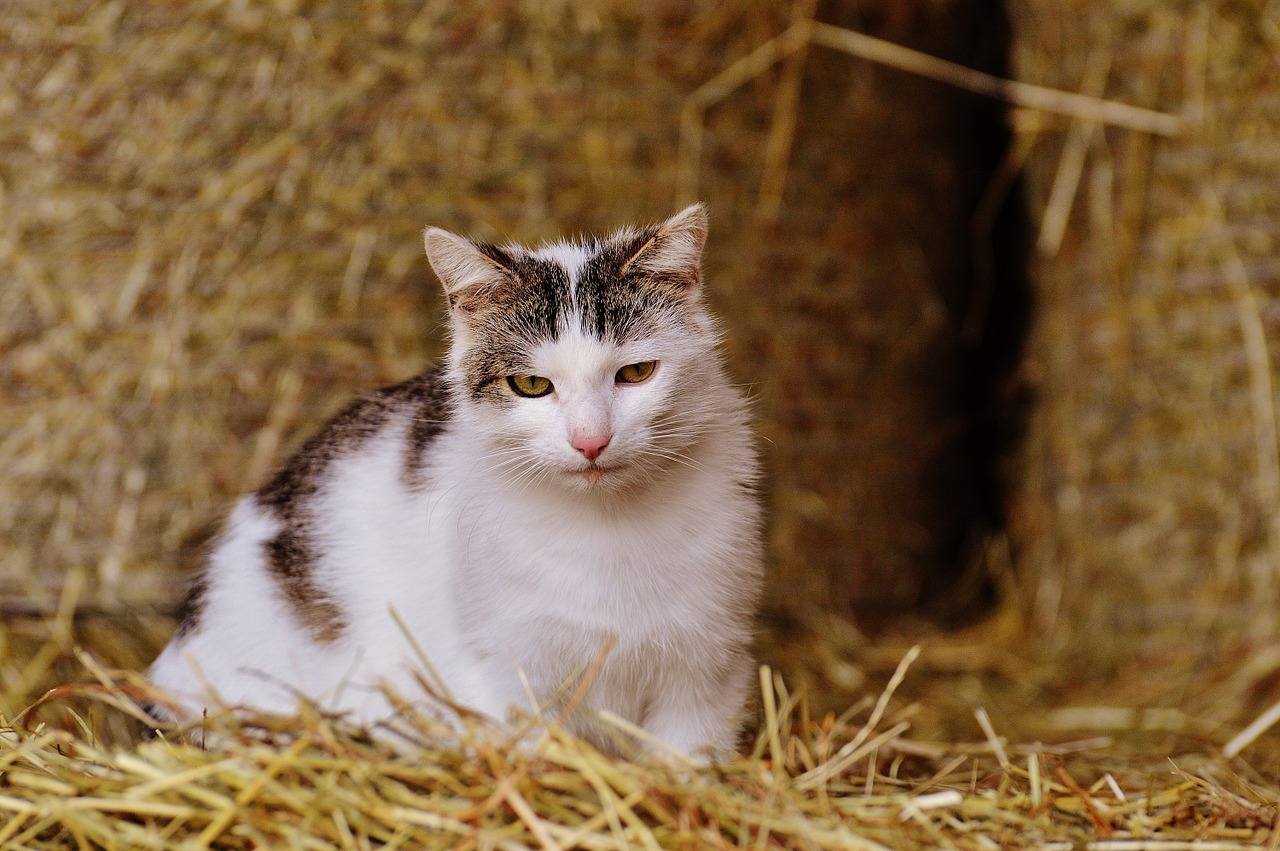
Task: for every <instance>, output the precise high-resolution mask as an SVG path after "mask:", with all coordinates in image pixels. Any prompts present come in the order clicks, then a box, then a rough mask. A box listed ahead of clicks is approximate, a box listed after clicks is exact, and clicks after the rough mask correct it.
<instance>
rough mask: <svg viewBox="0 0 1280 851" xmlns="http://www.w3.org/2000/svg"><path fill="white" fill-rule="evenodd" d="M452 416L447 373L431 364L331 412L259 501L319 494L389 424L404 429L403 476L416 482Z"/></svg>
mask: <svg viewBox="0 0 1280 851" xmlns="http://www.w3.org/2000/svg"><path fill="white" fill-rule="evenodd" d="M451 415H452V405H451V403H450V393H449V388H448V383H447V380H446V378H445V375H444V372H443V370H442V369H440V368H438V367H437V368H434V369H430V370H428V371H426V372H424V373H421V374H420V375H416V376H414V377H413V378H410V379H408V380H407V381H402V382H400V383H399V384H393V385H391V386H389V387H383V388H382V389H380V390H376V391H374V392H373V393H369V394H367V395H365V396H362V397H360V398H358V399H356V400H355V401H354V402H352V403H351V404H350V405H348V406H347V407H346V408H344V409H343V410H342V411H340V412H339V413H338V414H336V415H335V416H334V417H332V418H331V419H330V420H329V421H328V422H327V423H325V425H324V426H322V427H321V428H320V430H319V431H317V432H316V434H315V435H314V436H313V437H311V439H309V440H308V441H307V442H306V443H304V444H303V445H302V448H301V449H299V450H298V451H297V453H295V454H294V456H293V457H292V458H291V459H290V460H289V461H288V462H287V463H286V464H285V465H284V466H283V467H282V468H281V469H280V470H279V472H277V473H276V475H275V476H273V477H272V478H271V479H270V480H269V481H268V482H267V484H266V485H265V486H263V487H262V488H261V489H260V490H259V491H258V492H257V494H256V496H257V500H258V502H259V504H261V505H262V506H263V507H265V508H269V509H276V510H279V509H282V508H284V507H285V506H288V505H291V504H295V503H297V502H298V501H300V500H305V499H306V497H308V496H310V495H311V494H312V493H314V492H315V491H316V490H317V489H318V487H319V486H320V483H321V482H322V481H323V480H324V478H325V474H326V473H327V472H328V470H329V468H330V467H331V466H332V465H333V464H334V462H335V461H337V460H339V459H340V458H344V457H347V456H349V455H352V454H355V453H357V452H359V451H360V450H361V449H363V448H364V447H365V446H366V445H367V444H368V443H369V441H371V440H372V439H374V438H375V437H377V436H379V435H382V434H384V433H385V432H386V431H387V430H388V429H389V428H391V427H393V426H395V427H401V428H403V431H402V432H401V433H402V435H403V439H404V442H405V447H404V468H403V470H402V480H403V481H404V482H405V484H406V485H416V484H418V483H419V480H420V479H421V476H422V470H423V465H424V456H425V453H426V451H427V449H428V448H429V446H430V445H431V443H432V441H434V440H435V438H436V436H437V435H439V434H440V433H441V432H442V431H443V430H444V429H445V428H446V426H447V425H448V422H449V420H450V418H451Z"/></svg>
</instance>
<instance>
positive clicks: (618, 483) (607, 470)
mask: <svg viewBox="0 0 1280 851" xmlns="http://www.w3.org/2000/svg"><path fill="white" fill-rule="evenodd" d="M565 478H566V479H567V481H568V484H569V486H570V487H572V488H573V489H574V490H576V491H579V492H582V493H595V492H600V491H613V490H617V489H619V488H622V487H625V486H626V484H627V483H628V482H629V481H630V480H631V477H630V476H629V475H627V469H626V468H625V467H618V466H606V465H602V464H592V465H591V466H589V467H583V468H581V469H577V470H573V471H571V472H569V473H568V474H567V475H566V476H565Z"/></svg>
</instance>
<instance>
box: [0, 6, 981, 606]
mask: <svg viewBox="0 0 1280 851" xmlns="http://www.w3.org/2000/svg"><path fill="white" fill-rule="evenodd" d="M962 6H963V8H958V7H957V8H953V7H947V8H946V9H943V8H942V7H938V6H937V5H936V4H933V3H928V2H918V3H912V4H908V5H904V6H903V7H902V8H900V9H898V11H895V12H893V13H884V12H883V11H882V10H878V9H876V8H873V7H868V6H866V5H865V4H859V3H848V4H837V5H835V6H833V7H832V8H831V9H829V10H823V14H824V15H826V16H828V18H829V19H830V20H833V21H835V22H837V23H842V24H849V25H854V26H858V27H860V28H864V29H869V30H870V31H872V32H874V33H878V34H881V35H884V36H887V37H889V38H892V39H895V40H901V41H906V42H908V43H911V44H914V45H916V46H918V47H923V48H925V49H928V50H932V51H935V52H938V53H942V54H944V55H948V56H950V57H952V58H954V59H958V60H961V61H966V62H969V61H974V60H977V61H979V62H981V61H986V60H983V59H982V55H983V53H984V51H985V53H986V55H987V60H990V61H994V60H992V59H991V50H990V49H989V46H990V44H991V43H992V42H990V40H989V39H988V38H987V36H986V34H985V30H984V28H983V26H984V25H983V23H982V9H983V8H984V7H983V4H980V3H976V2H972V3H966V4H962ZM806 9H808V10H809V11H811V10H812V4H803V3H801V4H797V7H796V9H795V10H791V9H788V8H786V7H785V6H783V7H779V6H778V4H772V3H766V2H760V0H736V1H735V2H732V3H720V4H713V5H709V6H705V7H704V6H696V5H695V6H689V5H688V4H681V3H675V2H664V3H660V4H658V5H656V6H655V5H653V4H635V3H629V2H624V0H618V2H616V3H609V4H604V5H596V6H592V7H591V8H589V9H588V8H576V7H571V6H565V5H557V4H553V5H551V6H546V7H543V6H538V5H536V4H534V5H530V4H527V3H519V2H514V0H509V2H500V3H484V4H478V5H477V4H466V3H461V4H458V3H454V4H439V5H428V6H426V7H422V6H421V4H418V3H411V2H407V0H406V2H391V3H383V2H373V0H370V2H367V3H362V4H359V5H358V6H356V7H352V6H351V5H350V4H347V3H340V2H337V0H318V2H313V3H289V2H286V3H265V2H262V3H259V2H247V3H227V4H220V3H214V4H204V5H196V6H175V7H169V6H165V7H157V6H138V5H131V4H115V5H108V6H105V7H102V6H100V5H99V4H93V3H81V4H76V3H72V4H61V5H59V6H57V7H47V6H45V5H43V4H39V3H33V2H25V3H11V4H7V5H6V6H5V8H4V9H2V10H0V49H2V51H3V59H2V60H0V61H3V63H4V70H5V80H6V83H5V88H4V89H3V92H2V94H3V96H2V97H0V148H2V149H3V151H4V157H3V159H2V160H0V182H2V183H0V185H2V186H3V191H4V196H3V203H0V234H3V235H4V236H3V237H2V238H0V282H2V283H3V286H2V287H0V316H2V317H3V322H2V323H0V379H2V380H0V436H2V437H0V548H2V549H0V595H3V596H4V597H5V599H6V600H7V602H6V603H3V604H0V605H4V606H7V607H8V608H10V609H13V608H15V607H16V608H23V607H26V608H36V609H40V610H50V609H51V608H52V607H53V605H54V602H55V600H56V598H57V594H58V590H59V588H60V587H61V585H62V584H63V582H64V581H65V579H66V577H67V576H68V574H69V573H70V572H72V571H80V572H82V573H84V575H85V576H86V577H87V579H88V580H89V582H90V586H91V589H92V590H91V593H90V595H89V596H88V597H87V598H86V600H87V605H90V606H95V607H98V608H100V609H119V608H121V607H130V606H139V605H154V606H158V607H160V608H162V609H166V608H172V607H173V604H174V601H176V599H178V597H179V594H180V582H179V577H181V575H182V574H183V573H184V572H185V571H186V570H188V569H190V568H191V567H193V566H194V565H195V564H196V562H197V561H198V560H199V557H200V552H201V549H202V547H203V546H204V543H205V541H206V540H207V539H208V536H209V535H210V533H211V531H212V530H213V529H214V528H215V526H216V524H217V523H218V521H219V518H220V517H221V515H222V513H223V512H224V510H225V506H226V505H227V504H228V503H229V501H230V499H231V498H233V497H234V496H235V495H237V494H239V493H242V492H244V491H246V490H249V489H252V488H254V487H256V486H257V485H259V484H260V483H261V482H262V481H263V480H264V478H265V476H266V475H267V474H268V473H269V472H270V470H271V469H272V468H273V467H274V466H275V465H276V464H278V463H280V461H281V460H282V458H283V457H285V456H286V455H287V453H288V452H289V451H290V450H292V449H293V448H294V447H296V446H297V445H298V443H299V442H300V441H301V439H303V438H304V437H305V436H306V435H307V434H308V433H310V432H311V431H312V430H313V429H314V428H315V427H316V425H317V424H318V423H319V422H320V421H321V420H323V419H324V418H325V417H326V416H328V415H329V414H331V413H333V412H334V411H335V410H336V409H337V408H338V407H339V406H341V405H342V404H343V402H344V401H345V400H347V399H349V398H350V397H351V396H352V395H354V394H355V393H359V392H364V391H367V390H370V389H372V388H374V387H376V386H379V385H382V384H386V383H390V382H392V381H396V380H400V379H402V378H404V377H406V376H408V375H410V374H412V373H413V372H415V371H417V370H418V369H419V368H420V367H421V366H422V365H423V363H424V362H425V361H427V360H428V359H429V358H430V357H432V356H434V355H437V354H438V353H439V352H440V340H439V335H438V333H437V332H438V321H439V320H438V317H439V315H440V314H439V310H440V301H439V299H438V296H437V294H436V292H435V290H436V285H435V283H434V281H433V280H432V279H431V278H430V275H429V272H428V271H427V267H426V264H425V262H424V261H423V260H422V258H421V256H420V253H421V252H420V244H419V243H420V239H419V232H420V229H421V228H422V227H423V225H425V224H427V223H434V224H440V225H444V226H447V227H451V228H454V229H456V230H460V231H465V232H468V233H473V234H477V235H479V236H481V237H490V238H514V239H519V240H522V241H536V240H539V239H543V238H548V237H552V236H556V235H559V234H563V233H566V232H569V233H573V232H581V231H585V230H597V231H598V230H601V229H605V228H608V227H611V226H614V225H616V224H618V223H620V222H624V221H628V220H635V219H653V218H658V217H661V216H663V215H666V214H669V212H670V211H671V209H672V208H673V206H674V204H675V201H676V196H677V194H678V190H679V188H680V187H679V186H678V177H679V175H678V173H677V164H678V160H679V157H678V154H677V152H678V147H679V145H678V142H679V116H680V114H681V110H682V108H683V106H684V105H685V99H686V97H687V96H688V94H689V93H690V92H692V91H694V90H696V89H697V88H698V87H699V86H700V85H701V84H702V83H704V82H705V81H707V80H709V79H711V78H712V77H714V76H715V75H716V74H717V73H718V72H720V71H721V70H723V69H724V68H725V67H727V66H729V65H732V64H733V62H734V61H735V60H737V59H738V58H741V57H743V56H745V55H747V54H749V53H751V52H752V51H753V50H754V49H755V48H757V47H758V46H759V45H760V44H762V43H765V42H767V41H768V40H769V39H770V38H772V37H773V36H775V35H777V34H778V33H779V32H781V31H782V30H783V29H784V28H785V26H786V25H787V23H788V21H789V19H790V18H791V17H792V16H793V15H804V14H807V13H808V12H806ZM995 43H996V44H998V42H995ZM984 45H986V47H984ZM800 60H803V61H800ZM904 103H910V104H912V105H913V108H912V109H903V108H902V105H903V104H904ZM984 103H985V102H977V101H974V100H973V99H972V96H968V95H964V94H962V93H957V92H955V91H954V90H952V89H950V88H948V87H946V86H943V85H940V84H937V83H932V82H927V81H922V80H920V79H917V78H914V77H911V76H909V75H905V74H903V73H901V72H899V71H891V70H887V69H882V68H879V67H877V66H875V65H873V64H871V63H868V62H866V61H864V60H857V59H853V58H850V57H849V56H846V55H843V54H837V53H833V52H831V51H829V50H826V49H818V48H813V49H812V50H809V51H808V53H807V54H806V55H801V56H799V57H798V59H797V61H796V62H786V63H783V64H781V65H778V66H774V67H770V68H766V69H763V70H762V71H761V72H760V73H758V74H756V75H754V76H753V77H752V78H751V79H750V80H749V81H748V82H747V83H746V85H745V86H743V87H742V88H740V89H738V90H736V91H734V92H732V93H731V95H730V96H727V97H726V98H724V99H723V100H721V101H719V102H717V103H715V104H714V105H713V106H712V107H711V108H709V110H708V111H707V114H706V127H705V134H704V142H705V144H704V146H703V147H702V149H701V151H700V156H699V159H700V162H701V165H702V179H701V181H700V184H699V186H698V194H699V195H701V196H703V197H705V198H706V199H707V200H708V201H709V202H710V206H711V209H712V214H713V231H714V232H713V238H712V240H711V245H710V253H709V255H708V258H707V265H708V271H709V277H710V278H711V279H712V281H713V282H714V286H713V288H712V298H713V299H714V300H715V302H716V306H717V308H719V310H720V312H721V313H723V314H724V315H725V316H726V318H727V324H728V326H729V331H730V335H729V336H730V340H729V345H730V348H731V362H732V363H733V364H734V367H735V372H736V374H737V376H739V378H740V379H741V380H743V381H744V382H747V383H749V384H750V385H751V386H752V388H753V390H754V392H755V393H756V395H757V398H758V401H759V412H760V421H761V431H762V432H763V435H764V437H765V438H766V440H767V444H766V445H767V446H768V447H769V450H770V456H771V461H772V468H773V476H772V481H773V483H774V486H773V489H772V492H771V495H770V499H771V514H772V516H773V518H774V520H775V523H774V527H773V528H774V531H773V534H772V535H771V544H772V547H771V552H772V559H773V562H774V564H775V565H776V570H775V571H774V575H775V576H776V577H777V578H778V582H777V585H776V588H777V592H776V596H777V597H778V598H780V599H785V600H786V601H787V603H788V604H791V603H795V604H796V605H799V606H807V607H814V606H826V605H831V604H834V605H835V606H837V607H838V608H840V609H842V610H846V611H849V610H853V611H862V612H865V611H867V610H872V611H876V612H884V611H893V610H897V609H901V608H903V607H907V606H911V605H914V604H915V603H917V602H918V601H919V600H920V599H921V598H922V597H923V596H925V595H926V594H927V593H929V592H930V591H933V592H936V591H937V590H938V589H939V588H945V587H946V586H947V584H948V577H950V576H951V575H952V574H953V572H954V571H953V568H954V565H955V562H956V560H957V555H958V553H960V552H961V551H962V550H963V548H964V546H965V542H966V539H967V537H969V532H970V526H971V525H972V523H973V522H975V519H976V515H977V514H978V513H980V510H979V509H978V508H977V507H975V506H976V502H977V497H975V494H974V492H973V491H974V486H973V485H972V481H973V480H972V478H971V477H970V475H969V473H970V470H969V466H970V462H971V460H972V459H973V457H974V452H973V451H972V444H973V439H972V433H971V428H970V425H971V423H969V422H968V421H967V418H968V412H967V410H966V405H967V404H968V401H967V398H966V394H967V392H968V390H967V388H968V387H969V386H970V384H971V381H970V379H971V376H970V375H969V374H968V369H969V367H968V364H967V359H968V357H969V353H968V352H967V351H966V350H965V345H964V343H963V341H962V340H961V339H960V336H959V333H958V330H957V329H958V327H959V321H960V317H961V316H962V315H963V313H964V310H965V307H964V305H965V301H966V298H967V294H966V291H967V288H968V286H969V272H968V269H969V267H970V262H969V260H968V259H967V257H966V255H965V251H966V249H965V243H966V240H967V237H968V226H969V224H968V217H969V214H970V211H971V210H972V208H973V205H974V204H975V203H976V199H977V194H978V192H979V191H980V190H981V188H982V182H983V180H984V176H983V169H984V168H985V166H983V167H981V168H976V169H975V168H972V167H971V166H970V165H969V164H968V159H971V158H972V157H974V156H976V157H977V158H979V159H981V158H986V159H987V160H990V159H991V158H992V157H994V156H995V151H994V150H993V149H992V150H986V149H983V147H982V145H981V133H982V130H981V128H982V126H984V122H986V123H987V124H991V123H992V122H994V121H995V118H994V115H993V114H989V113H983V112H982V109H983V108H985V107H984ZM986 106H987V107H989V106H990V105H989V104H986ZM787 128H790V129H789V130H788V129H787ZM975 134H976V135H975ZM780 140H781V141H780ZM788 140H791V144H790V145H788V144H786V143H787V141H788ZM975 151H976V153H975ZM775 220H776V221H775ZM770 221H775V223H774V224H772V225H771V224H770ZM833 471H835V474H833Z"/></svg>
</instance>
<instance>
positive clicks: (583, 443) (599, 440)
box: [569, 434, 612, 461]
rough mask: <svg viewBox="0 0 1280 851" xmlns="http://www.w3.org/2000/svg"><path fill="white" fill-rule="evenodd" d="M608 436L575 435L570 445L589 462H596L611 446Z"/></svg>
mask: <svg viewBox="0 0 1280 851" xmlns="http://www.w3.org/2000/svg"><path fill="white" fill-rule="evenodd" d="M611 436H612V435H608V434H575V435H574V436H573V438H572V439H571V440H570V441H569V443H570V444H571V445H572V446H573V448H574V449H576V450H578V451H579V452H581V453H582V454H583V457H585V458H586V459H587V460H588V461H594V460H596V459H597V458H599V457H600V453H601V452H603V451H604V448H605V447H606V446H608V445H609V438H610V437H611Z"/></svg>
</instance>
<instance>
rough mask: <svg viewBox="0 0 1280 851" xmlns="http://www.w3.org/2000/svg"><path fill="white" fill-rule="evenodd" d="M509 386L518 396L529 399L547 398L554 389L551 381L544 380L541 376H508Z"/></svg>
mask: <svg viewBox="0 0 1280 851" xmlns="http://www.w3.org/2000/svg"><path fill="white" fill-rule="evenodd" d="M507 386H508V387H510V388H511V390H512V392H514V393H515V394H516V395H517V396H525V397H527V398H529V399H536V398H538V397H539V396H545V395H547V394H548V393H550V392H551V391H552V389H553V388H552V386H551V379H549V378H543V377H542V376H541V375H508V376H507Z"/></svg>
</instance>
